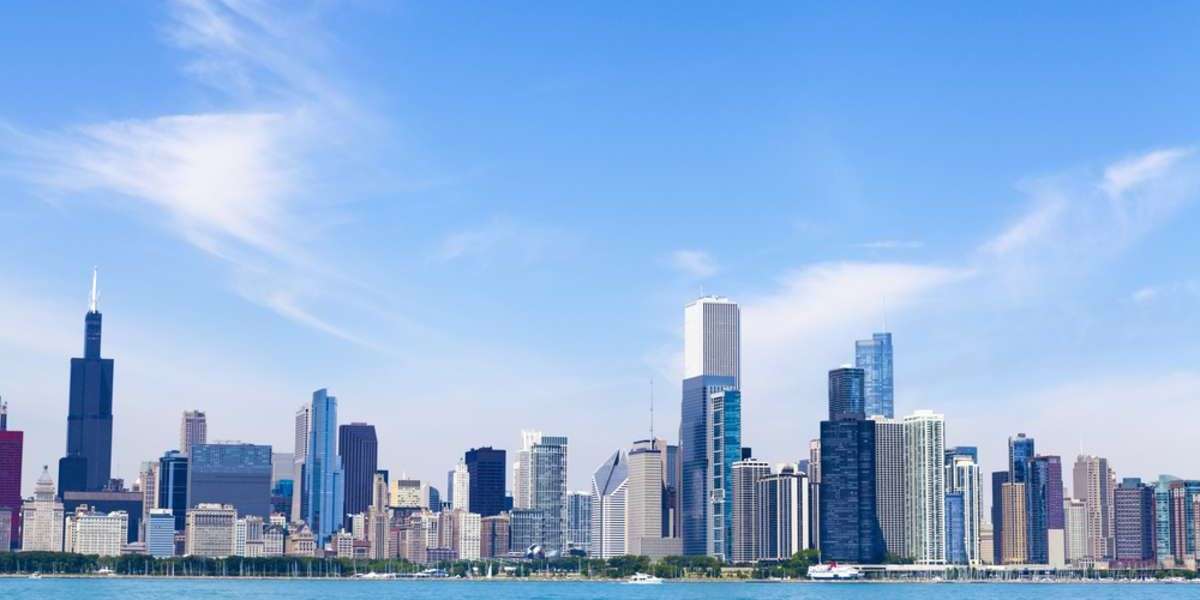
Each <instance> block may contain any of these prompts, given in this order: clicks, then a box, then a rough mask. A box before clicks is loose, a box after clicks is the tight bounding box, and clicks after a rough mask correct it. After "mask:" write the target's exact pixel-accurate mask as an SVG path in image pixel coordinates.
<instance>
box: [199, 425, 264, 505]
mask: <svg viewBox="0 0 1200 600" xmlns="http://www.w3.org/2000/svg"><path fill="white" fill-rule="evenodd" d="M188 461H189V464H188V472H187V477H188V480H187V498H188V500H187V506H188V507H195V506H197V505H199V504H228V505H231V506H233V507H234V509H236V510H237V511H238V514H242V515H254V516H257V517H262V518H264V519H265V518H267V517H269V516H271V447H270V446H266V445H261V444H240V443H218V444H196V445H194V446H192V451H191V454H190V455H189V456H188Z"/></svg>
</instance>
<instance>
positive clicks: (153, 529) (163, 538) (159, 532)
mask: <svg viewBox="0 0 1200 600" xmlns="http://www.w3.org/2000/svg"><path fill="white" fill-rule="evenodd" d="M145 524H146V525H145V530H146V553H147V554H149V555H150V556H153V557H155V558H169V557H171V556H175V515H173V514H171V509H169V508H152V509H150V512H149V514H147V515H146V521H145Z"/></svg>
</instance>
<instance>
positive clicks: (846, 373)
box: [829, 367, 867, 421]
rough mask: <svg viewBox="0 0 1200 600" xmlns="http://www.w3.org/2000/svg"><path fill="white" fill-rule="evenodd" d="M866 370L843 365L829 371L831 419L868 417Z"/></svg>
mask: <svg viewBox="0 0 1200 600" xmlns="http://www.w3.org/2000/svg"><path fill="white" fill-rule="evenodd" d="M865 382H866V376H865V371H863V370H862V369H859V368H856V367H842V368H840V369H834V370H832V371H830V372H829V420H830V421H837V420H840V419H864V418H866V417H867V412H866V401H865V398H864V396H863V386H864V384H865Z"/></svg>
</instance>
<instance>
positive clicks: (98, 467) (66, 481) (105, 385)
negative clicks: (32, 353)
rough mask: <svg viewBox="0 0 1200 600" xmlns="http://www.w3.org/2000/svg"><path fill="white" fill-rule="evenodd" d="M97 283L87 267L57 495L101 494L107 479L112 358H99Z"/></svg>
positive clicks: (109, 471) (95, 274) (100, 322)
mask: <svg viewBox="0 0 1200 600" xmlns="http://www.w3.org/2000/svg"><path fill="white" fill-rule="evenodd" d="M98 279H99V276H98V270H97V269H94V268H93V269H92V289H91V294H90V296H89V297H88V311H87V314H86V315H84V318H83V323H84V326H83V357H82V358H72V359H71V384H70V401H69V404H68V405H67V452H66V455H65V456H63V458H62V459H61V460H59V461H58V483H59V487H58V489H59V493H62V492H71V491H89V492H90V491H99V490H102V489H104V486H105V485H107V484H108V481H109V479H110V477H111V475H112V426H113V360H112V359H111V358H102V357H101V356H100V342H101V333H102V328H103V327H102V326H103V318H104V317H103V315H102V314H100V292H99V289H98Z"/></svg>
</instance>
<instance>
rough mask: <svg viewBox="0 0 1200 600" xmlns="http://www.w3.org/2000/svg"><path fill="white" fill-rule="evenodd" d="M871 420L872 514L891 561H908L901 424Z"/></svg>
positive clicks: (905, 480) (877, 419)
mask: <svg viewBox="0 0 1200 600" xmlns="http://www.w3.org/2000/svg"><path fill="white" fill-rule="evenodd" d="M871 420H872V421H874V422H875V511H876V513H877V515H878V518H879V528H880V530H881V531H882V532H883V543H884V546H885V547H886V549H887V553H888V554H890V555H892V556H893V557H897V558H899V557H908V544H907V542H906V541H905V537H904V532H905V530H906V529H907V526H908V521H907V518H906V516H905V515H906V514H907V513H906V510H907V509H906V508H905V486H906V485H907V478H906V477H905V472H904V464H905V457H906V456H907V453H906V450H905V446H904V423H902V422H900V421H897V420H895V419H888V418H885V417H882V416H874V417H872V418H871Z"/></svg>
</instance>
